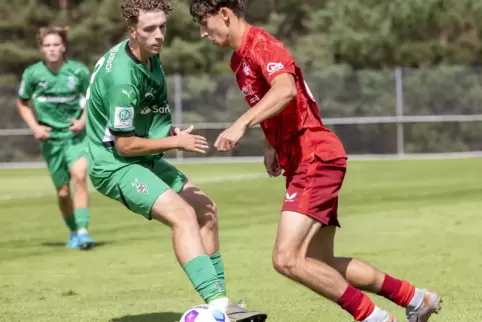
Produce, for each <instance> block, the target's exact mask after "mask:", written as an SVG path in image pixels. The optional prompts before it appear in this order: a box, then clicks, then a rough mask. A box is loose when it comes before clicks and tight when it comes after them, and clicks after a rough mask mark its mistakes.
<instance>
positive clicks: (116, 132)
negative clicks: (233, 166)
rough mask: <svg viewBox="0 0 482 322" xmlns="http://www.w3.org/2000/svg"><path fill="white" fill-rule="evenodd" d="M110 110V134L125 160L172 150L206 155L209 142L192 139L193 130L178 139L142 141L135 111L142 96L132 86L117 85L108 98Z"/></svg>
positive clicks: (145, 139)
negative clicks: (137, 133)
mask: <svg viewBox="0 0 482 322" xmlns="http://www.w3.org/2000/svg"><path fill="white" fill-rule="evenodd" d="M106 103H107V106H108V110H109V115H108V118H109V130H110V132H111V133H112V135H113V136H114V143H115V148H116V150H117V152H118V153H119V154H120V155H122V156H126V157H133V156H144V155H149V154H156V153H162V152H165V151H168V150H172V149H182V150H185V151H191V152H198V153H206V150H207V149H208V145H207V143H206V139H205V138H204V137H202V136H199V135H192V134H191V131H192V127H191V128H189V129H187V130H184V131H181V132H180V133H178V134H177V135H176V136H168V137H166V138H155V139H149V138H141V137H138V136H136V132H135V126H134V125H135V122H134V120H135V117H136V115H135V111H137V110H138V109H139V106H138V105H139V94H138V91H137V89H136V88H135V87H133V86H132V85H116V86H114V87H113V88H111V89H110V90H109V93H108V95H107V97H106Z"/></svg>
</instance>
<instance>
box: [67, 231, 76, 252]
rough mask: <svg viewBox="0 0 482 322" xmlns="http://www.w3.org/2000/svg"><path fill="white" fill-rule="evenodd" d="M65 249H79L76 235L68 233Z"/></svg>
mask: <svg viewBox="0 0 482 322" xmlns="http://www.w3.org/2000/svg"><path fill="white" fill-rule="evenodd" d="M65 247H67V248H79V239H78V237H77V234H76V233H74V232H71V233H70V240H69V241H68V242H67V244H65Z"/></svg>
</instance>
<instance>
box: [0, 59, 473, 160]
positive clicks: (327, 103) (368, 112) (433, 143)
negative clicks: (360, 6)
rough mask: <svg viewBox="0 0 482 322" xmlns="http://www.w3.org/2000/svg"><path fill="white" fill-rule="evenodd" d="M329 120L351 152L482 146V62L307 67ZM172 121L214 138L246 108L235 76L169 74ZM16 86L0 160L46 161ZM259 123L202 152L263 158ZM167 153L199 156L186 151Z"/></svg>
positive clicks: (0, 90) (5, 93)
mask: <svg viewBox="0 0 482 322" xmlns="http://www.w3.org/2000/svg"><path fill="white" fill-rule="evenodd" d="M305 74H306V79H307V84H308V86H309V87H310V90H311V92H312V93H313V94H314V96H315V98H316V99H317V101H318V104H319V107H320V113H321V115H322V118H323V120H324V123H325V124H326V125H327V126H328V127H330V128H331V129H332V130H333V131H334V132H335V133H336V134H337V135H338V136H339V137H340V138H341V140H342V141H343V143H344V145H345V148H346V150H347V152H348V154H349V155H351V156H361V157H363V156H366V155H369V156H372V157H373V156H378V157H386V156H401V157H404V156H411V155H420V154H422V155H430V154H443V155H447V156H449V155H452V154H454V153H462V154H469V155H479V154H480V151H482V140H481V139H480V137H481V133H482V106H481V105H482V68H475V67H461V66H443V67H437V68H433V69H402V68H396V69H393V70H382V71H373V70H359V71H352V70H349V69H346V68H343V67H340V66H332V67H330V68H327V69H326V70H324V71H323V72H322V73H313V72H311V73H310V72H305ZM168 84H169V91H170V97H171V113H172V115H173V120H174V123H175V124H177V125H181V126H189V125H191V124H192V125H194V127H195V129H196V130H197V132H198V133H200V134H202V135H205V136H206V137H207V138H208V140H209V141H210V142H214V140H215V139H216V136H217V135H218V134H219V133H220V131H221V130H222V129H224V128H225V127H226V126H229V124H231V123H232V122H233V121H234V120H236V118H237V117H238V116H239V115H241V114H242V113H243V112H244V111H245V110H246V108H247V105H246V103H245V102H244V101H243V96H242V95H241V93H240V91H239V89H238V87H237V85H236V83H235V80H234V77H232V76H226V77H217V78H215V77H210V76H209V75H198V76H188V77H182V76H180V75H174V76H170V77H168ZM16 92H17V86H0V103H1V105H0V106H1V107H0V109H1V111H2V117H1V118H0V137H1V140H0V162H1V163H3V164H10V163H12V164H13V163H19V162H32V161H34V162H35V161H41V160H42V159H41V156H40V153H39V145H38V142H36V141H35V140H34V139H33V138H32V136H31V134H30V131H29V130H28V129H27V128H26V127H25V124H24V123H23V121H22V120H21V119H20V117H19V116H18V113H17V112H16V108H15V99H16ZM262 142H263V134H262V132H261V130H260V128H254V129H250V130H249V132H248V133H247V135H246V137H245V138H243V140H242V141H241V145H240V146H239V148H238V149H237V150H235V151H232V152H230V153H222V154H221V153H217V152H215V151H210V152H209V153H208V154H207V155H205V156H202V157H201V159H202V160H204V161H206V160H208V159H212V158H218V157H222V158H225V160H233V158H234V160H240V158H243V157H260V156H262V152H263V148H262V147H263V143H262ZM167 157H170V158H177V159H178V161H181V160H186V159H189V160H194V159H193V158H196V160H198V159H197V158H200V156H199V155H196V154H191V153H182V152H179V151H177V152H172V153H168V155H167Z"/></svg>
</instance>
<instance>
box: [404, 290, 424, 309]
mask: <svg viewBox="0 0 482 322" xmlns="http://www.w3.org/2000/svg"><path fill="white" fill-rule="evenodd" d="M424 297H425V290H421V289H418V288H416V289H415V293H414V294H413V297H412V299H411V300H410V303H408V305H407V309H409V310H416V309H418V308H419V307H421V306H422V304H423V300H424Z"/></svg>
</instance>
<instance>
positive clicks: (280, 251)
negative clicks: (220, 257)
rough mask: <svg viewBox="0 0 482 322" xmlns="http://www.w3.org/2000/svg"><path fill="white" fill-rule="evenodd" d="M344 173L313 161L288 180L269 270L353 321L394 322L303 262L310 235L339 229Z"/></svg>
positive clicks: (323, 267) (341, 164)
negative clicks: (351, 317) (340, 194)
mask: <svg viewBox="0 0 482 322" xmlns="http://www.w3.org/2000/svg"><path fill="white" fill-rule="evenodd" d="M345 172H346V162H345V160H344V159H338V160H333V161H331V162H324V161H322V160H320V159H319V158H317V157H313V158H311V159H310V160H306V161H304V162H303V163H301V164H299V165H298V167H297V169H296V171H294V174H293V175H292V176H289V177H288V178H287V192H286V198H285V201H284V204H283V207H282V212H281V219H280V223H279V228H278V235H277V238H276V243H275V248H274V252H273V264H274V267H275V269H276V270H277V271H278V272H279V273H281V274H283V275H284V276H286V277H288V278H290V279H292V280H294V281H296V282H298V283H301V284H303V285H305V286H307V287H308V288H310V289H311V290H313V291H314V292H316V293H318V294H320V295H322V296H324V297H325V298H327V299H329V300H331V301H332V302H335V303H337V304H338V305H339V306H340V307H341V308H343V309H344V310H345V311H347V312H348V313H350V314H351V315H352V316H353V317H354V319H355V320H356V321H366V322H389V321H390V322H391V321H395V318H394V317H393V316H392V315H391V314H389V313H388V312H385V311H383V310H381V309H380V308H378V307H376V306H375V305H374V304H373V302H372V301H371V299H370V298H369V297H368V296H367V295H366V294H364V293H362V291H360V290H358V289H357V288H355V287H353V286H352V285H350V284H349V283H348V282H347V281H346V280H345V278H344V277H343V276H342V275H341V274H340V273H339V272H338V271H337V270H335V269H334V268H333V267H331V266H330V265H328V264H326V263H324V262H322V261H319V260H316V259H313V258H311V257H308V256H307V248H308V245H310V244H311V240H312V239H313V237H314V236H315V235H324V234H329V233H330V232H331V229H327V228H326V226H338V220H337V206H338V192H339V190H340V188H341V186H342V183H343V179H344V176H345ZM324 227H325V228H324Z"/></svg>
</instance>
